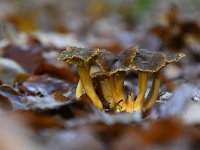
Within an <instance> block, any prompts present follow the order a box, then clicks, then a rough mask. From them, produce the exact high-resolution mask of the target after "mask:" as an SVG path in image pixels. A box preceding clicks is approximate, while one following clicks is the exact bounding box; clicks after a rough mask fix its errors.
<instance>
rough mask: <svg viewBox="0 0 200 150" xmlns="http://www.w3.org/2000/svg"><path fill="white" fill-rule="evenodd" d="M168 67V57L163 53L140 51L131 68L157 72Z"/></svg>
mask: <svg viewBox="0 0 200 150" xmlns="http://www.w3.org/2000/svg"><path fill="white" fill-rule="evenodd" d="M165 65H166V56H165V54H164V53H161V52H150V51H147V50H145V49H138V50H137V52H136V56H135V57H134V59H133V62H132V65H131V68H132V69H135V70H137V71H142V72H150V73H153V72H157V71H158V70H160V69H161V68H163V67H164V66H165Z"/></svg>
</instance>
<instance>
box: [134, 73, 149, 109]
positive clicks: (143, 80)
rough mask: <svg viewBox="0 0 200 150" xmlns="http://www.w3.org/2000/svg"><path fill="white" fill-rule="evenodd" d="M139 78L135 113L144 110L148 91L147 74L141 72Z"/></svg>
mask: <svg viewBox="0 0 200 150" xmlns="http://www.w3.org/2000/svg"><path fill="white" fill-rule="evenodd" d="M138 76H139V77H138V78H139V79H138V95H137V98H136V100H135V105H134V111H140V110H141V109H142V105H143V101H144V96H145V93H146V89H147V76H148V75H147V73H145V72H141V71H139V74H138Z"/></svg>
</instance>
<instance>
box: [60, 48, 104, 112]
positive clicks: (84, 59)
mask: <svg viewBox="0 0 200 150" xmlns="http://www.w3.org/2000/svg"><path fill="white" fill-rule="evenodd" d="M98 53H99V49H87V48H77V47H68V48H67V49H66V50H65V51H63V52H62V53H61V55H60V56H59V57H58V60H62V61H66V62H68V63H69V64H75V65H76V66H77V71H78V74H79V76H80V80H81V83H79V84H78V88H77V90H76V92H77V93H76V96H80V94H81V90H82V87H81V86H83V88H84V90H85V92H86V94H87V95H88V97H89V98H90V99H91V100H92V102H93V103H94V105H95V106H96V107H97V108H99V109H101V110H102V109H103V105H102V102H101V100H100V98H99V97H98V95H97V94H96V92H95V89H94V86H93V82H92V79H91V77H90V74H89V68H90V63H91V60H92V59H93V58H94V56H96V55H97V54H98ZM79 82H80V81H79ZM81 84H82V85H81Z"/></svg>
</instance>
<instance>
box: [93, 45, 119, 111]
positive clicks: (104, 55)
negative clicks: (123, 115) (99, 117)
mask: <svg viewBox="0 0 200 150" xmlns="http://www.w3.org/2000/svg"><path fill="white" fill-rule="evenodd" d="M116 61H117V57H116V56H115V55H114V54H113V53H111V52H110V51H107V50H105V49H100V50H99V53H98V54H97V56H96V59H95V63H96V65H97V66H98V69H99V70H96V72H94V73H93V74H91V77H92V78H93V79H96V80H98V82H99V84H100V87H101V90H102V93H103V96H104V98H105V99H106V101H107V102H108V103H109V106H110V108H112V107H114V102H115V99H116V97H117V93H116V91H115V89H114V88H115V86H113V85H112V84H113V83H112V80H111V78H110V74H109V73H110V71H111V70H112V67H113V64H114V63H115V62H116Z"/></svg>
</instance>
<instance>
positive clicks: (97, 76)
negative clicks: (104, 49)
mask: <svg viewBox="0 0 200 150" xmlns="http://www.w3.org/2000/svg"><path fill="white" fill-rule="evenodd" d="M90 76H91V78H92V79H100V80H101V79H105V78H108V77H109V75H108V74H107V73H106V72H104V71H98V72H94V73H92V74H90Z"/></svg>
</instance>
